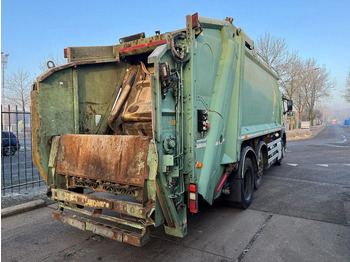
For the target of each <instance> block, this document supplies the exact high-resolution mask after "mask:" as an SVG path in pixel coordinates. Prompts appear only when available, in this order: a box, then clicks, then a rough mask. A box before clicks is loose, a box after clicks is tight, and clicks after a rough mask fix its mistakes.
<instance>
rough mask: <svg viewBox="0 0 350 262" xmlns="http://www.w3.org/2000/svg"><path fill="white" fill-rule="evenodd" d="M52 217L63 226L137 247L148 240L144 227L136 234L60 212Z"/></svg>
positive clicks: (56, 212) (55, 212)
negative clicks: (63, 224)
mask: <svg viewBox="0 0 350 262" xmlns="http://www.w3.org/2000/svg"><path fill="white" fill-rule="evenodd" d="M52 217H53V218H54V219H56V220H59V221H62V222H63V223H65V224H68V225H71V226H75V227H78V228H79V229H81V230H87V231H91V232H93V233H95V234H98V235H101V236H104V237H108V238H110V239H113V240H116V241H119V242H123V243H128V244H130V245H134V246H138V247H140V246H142V245H144V244H145V243H146V242H147V241H148V240H149V238H150V232H149V230H147V228H146V227H144V228H143V229H142V231H141V232H140V233H137V232H133V231H130V230H127V229H124V228H120V227H118V226H113V225H110V224H105V223H100V222H96V221H93V220H90V219H87V218H85V217H80V216H77V215H71V214H68V213H66V212H62V211H54V212H53V213H52Z"/></svg>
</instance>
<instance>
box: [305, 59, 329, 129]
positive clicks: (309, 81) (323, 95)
mask: <svg viewBox="0 0 350 262" xmlns="http://www.w3.org/2000/svg"><path fill="white" fill-rule="evenodd" d="M334 84H335V81H334V80H333V79H331V76H330V71H328V70H327V69H326V68H325V67H318V64H317V61H316V59H314V58H309V59H307V60H305V64H304V82H303V86H304V89H305V92H306V96H307V108H308V118H309V121H311V125H313V124H314V118H315V117H314V111H315V108H316V104H317V103H318V102H321V101H325V100H326V99H327V98H329V97H330V94H331V90H332V89H333V87H334Z"/></svg>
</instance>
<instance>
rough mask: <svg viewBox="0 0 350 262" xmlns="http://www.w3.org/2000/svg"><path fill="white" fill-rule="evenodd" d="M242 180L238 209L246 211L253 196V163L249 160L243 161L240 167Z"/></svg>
mask: <svg viewBox="0 0 350 262" xmlns="http://www.w3.org/2000/svg"><path fill="white" fill-rule="evenodd" d="M241 171H242V179H241V203H240V207H241V208H243V209H246V208H248V207H249V206H250V204H251V203H252V200H253V194H254V180H255V170H254V166H253V162H252V160H251V159H250V158H248V157H246V158H245V159H244V164H243V166H242V169H241Z"/></svg>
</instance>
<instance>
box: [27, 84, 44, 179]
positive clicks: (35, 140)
mask: <svg viewBox="0 0 350 262" xmlns="http://www.w3.org/2000/svg"><path fill="white" fill-rule="evenodd" d="M37 86H38V84H37ZM37 93H38V90H33V91H31V92H30V97H31V99H30V111H31V112H32V113H31V120H30V122H31V126H32V160H33V163H34V165H35V166H36V168H37V169H38V171H39V172H40V175H41V176H42V177H43V179H44V180H45V182H46V183H47V174H46V172H45V171H44V169H43V167H42V166H41V164H40V154H39V148H38V146H39V143H40V138H39V136H38V130H39V129H40V127H41V121H40V116H39V115H38V113H37V109H36V95H37Z"/></svg>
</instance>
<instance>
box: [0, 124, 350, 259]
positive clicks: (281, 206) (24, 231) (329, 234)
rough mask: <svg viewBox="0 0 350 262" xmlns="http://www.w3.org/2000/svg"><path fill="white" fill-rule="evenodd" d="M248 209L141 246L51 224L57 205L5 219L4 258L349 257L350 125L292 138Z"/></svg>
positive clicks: (204, 209)
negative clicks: (310, 136)
mask: <svg viewBox="0 0 350 262" xmlns="http://www.w3.org/2000/svg"><path fill="white" fill-rule="evenodd" d="M287 150H288V152H287V155H286V157H285V159H284V161H283V164H282V165H281V166H273V167H271V168H270V169H269V170H268V171H266V172H265V174H264V181H263V184H262V186H261V188H260V189H259V190H258V191H257V192H255V197H254V202H253V204H252V205H251V207H250V208H249V209H247V210H244V211H243V210H239V209H233V208H229V207H226V206H223V205H222V204H216V205H214V206H212V207H208V206H206V205H201V206H200V212H199V213H198V214H196V215H190V216H189V219H188V235H187V236H186V237H185V238H184V239H180V238H175V237H171V236H167V235H165V234H164V231H163V229H162V228H157V229H154V230H153V231H152V239H151V241H150V242H149V243H148V244H146V245H145V246H143V247H141V248H137V247H133V246H129V245H126V244H122V243H118V242H114V241H112V240H109V239H106V238H102V237H99V236H96V235H93V234H92V233H90V232H83V231H80V230H78V229H75V228H72V227H70V226H67V225H64V224H63V223H60V222H57V221H53V220H52V219H51V212H52V210H53V209H54V206H49V207H46V208H41V209H39V210H34V211H31V212H27V213H24V214H20V215H16V216H13V217H9V218H5V219H2V225H1V226H2V235H1V238H2V241H1V246H2V248H1V255H2V260H3V261H86V262H87V261H293V262H294V261H332V262H333V261H350V128H346V127H342V126H337V125H335V126H329V127H327V128H325V130H323V131H322V132H321V133H319V135H318V136H317V137H315V138H312V139H307V140H300V141H293V142H289V143H288V145H287Z"/></svg>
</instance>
